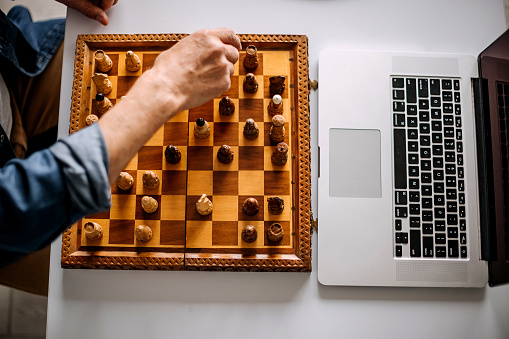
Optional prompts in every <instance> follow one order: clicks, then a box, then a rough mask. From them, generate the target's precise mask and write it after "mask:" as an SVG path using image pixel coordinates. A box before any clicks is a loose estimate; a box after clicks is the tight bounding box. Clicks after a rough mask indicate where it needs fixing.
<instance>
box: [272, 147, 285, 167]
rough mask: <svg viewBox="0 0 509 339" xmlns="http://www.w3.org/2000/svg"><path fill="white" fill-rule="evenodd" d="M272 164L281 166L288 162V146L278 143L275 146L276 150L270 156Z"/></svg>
mask: <svg viewBox="0 0 509 339" xmlns="http://www.w3.org/2000/svg"><path fill="white" fill-rule="evenodd" d="M271 160H272V163H273V164H274V165H276V166H283V165H284V164H286V161H287V160H288V145H287V144H286V143H284V142H280V143H279V144H277V145H276V149H275V150H274V153H272V156H271Z"/></svg>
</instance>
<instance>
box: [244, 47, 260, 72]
mask: <svg viewBox="0 0 509 339" xmlns="http://www.w3.org/2000/svg"><path fill="white" fill-rule="evenodd" d="M244 67H245V68H247V69H255V68H256V67H258V51H257V49H256V46H253V45H249V46H247V48H246V56H245V57H244Z"/></svg>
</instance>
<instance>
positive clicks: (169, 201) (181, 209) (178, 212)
mask: <svg viewBox="0 0 509 339" xmlns="http://www.w3.org/2000/svg"><path fill="white" fill-rule="evenodd" d="M159 208H160V209H161V220H186V196H185V195H162V196H161V206H159Z"/></svg>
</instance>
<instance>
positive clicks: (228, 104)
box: [219, 97, 235, 116]
mask: <svg viewBox="0 0 509 339" xmlns="http://www.w3.org/2000/svg"><path fill="white" fill-rule="evenodd" d="M234 112H235V103H234V102H233V100H232V99H231V98H230V97H224V98H222V99H221V100H220V101H219V114H221V115H225V116H229V115H232V114H233V113H234Z"/></svg>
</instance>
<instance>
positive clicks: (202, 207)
mask: <svg viewBox="0 0 509 339" xmlns="http://www.w3.org/2000/svg"><path fill="white" fill-rule="evenodd" d="M213 208H214V205H213V204H212V201H210V199H209V198H208V197H207V195H206V194H205V193H203V194H202V195H201V197H200V199H198V201H197V202H196V211H198V213H200V214H201V215H209V214H210V213H212V209H213Z"/></svg>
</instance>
